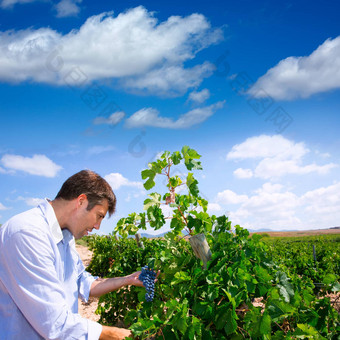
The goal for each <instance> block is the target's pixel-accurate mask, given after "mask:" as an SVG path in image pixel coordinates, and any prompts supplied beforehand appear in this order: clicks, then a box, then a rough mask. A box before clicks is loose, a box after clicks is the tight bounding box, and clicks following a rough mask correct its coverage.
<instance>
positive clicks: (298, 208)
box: [216, 182, 340, 230]
mask: <svg viewBox="0 0 340 340" xmlns="http://www.w3.org/2000/svg"><path fill="white" fill-rule="evenodd" d="M226 192H227V195H225V193H226ZM224 196H227V197H230V198H231V199H229V202H228V200H221V199H220V198H221V197H224ZM240 196H242V197H243V199H239V200H238V201H239V202H238V206H236V207H234V206H233V207H232V208H230V204H236V203H235V202H237V198H238V197H240ZM216 201H218V202H219V204H220V205H221V206H222V208H223V207H226V208H228V209H229V210H232V211H231V212H230V214H229V215H230V219H231V221H232V222H233V223H234V224H240V225H241V226H243V227H246V228H253V229H260V228H269V229H274V230H275V229H276V230H278V229H279V230H282V229H287V230H289V229H290V230H294V229H316V228H326V227H332V226H338V225H339V224H340V223H339V220H340V183H339V182H336V183H334V184H332V185H330V186H328V187H321V188H318V189H315V190H311V191H308V192H306V193H304V194H301V195H297V194H295V193H294V192H292V191H289V190H285V189H284V187H283V185H281V184H272V183H265V184H263V186H262V187H260V188H259V189H257V190H255V191H254V192H253V193H252V194H250V195H239V194H237V193H235V192H233V191H230V190H225V191H223V192H221V193H218V195H217V196H216Z"/></svg>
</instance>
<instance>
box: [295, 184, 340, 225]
mask: <svg viewBox="0 0 340 340" xmlns="http://www.w3.org/2000/svg"><path fill="white" fill-rule="evenodd" d="M301 199H302V202H303V203H304V204H306V205H307V207H306V212H307V213H308V214H312V215H318V214H324V215H325V217H326V218H327V215H328V214H331V215H332V219H334V217H335V215H336V216H338V221H339V222H338V224H340V183H335V184H332V185H330V186H328V187H322V188H318V189H315V190H311V191H308V192H306V193H305V194H304V195H303V196H302V198H301Z"/></svg>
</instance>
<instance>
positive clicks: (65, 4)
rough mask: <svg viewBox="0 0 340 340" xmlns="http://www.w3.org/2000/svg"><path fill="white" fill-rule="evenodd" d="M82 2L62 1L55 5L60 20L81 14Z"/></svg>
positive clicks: (75, 0)
mask: <svg viewBox="0 0 340 340" xmlns="http://www.w3.org/2000/svg"><path fill="white" fill-rule="evenodd" d="M81 2H82V0H61V1H60V2H58V3H57V4H56V5H55V9H56V11H57V15H56V16H57V17H58V18H64V17H70V16H75V15H77V14H78V13H79V12H80V8H79V5H78V4H80V3H81Z"/></svg>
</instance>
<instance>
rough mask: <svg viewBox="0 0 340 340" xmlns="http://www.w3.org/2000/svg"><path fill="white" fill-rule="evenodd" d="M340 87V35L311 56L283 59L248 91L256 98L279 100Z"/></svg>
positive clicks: (325, 43) (304, 96) (302, 96)
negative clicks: (267, 97) (265, 96)
mask: <svg viewBox="0 0 340 340" xmlns="http://www.w3.org/2000/svg"><path fill="white" fill-rule="evenodd" d="M339 88H340V36H339V37H337V38H335V39H333V40H332V39H327V40H326V41H325V42H324V43H323V44H322V45H320V46H319V47H318V48H317V49H316V50H315V51H314V52H313V53H312V54H310V55H309V56H306V57H289V58H286V59H284V60H281V61H280V62H279V63H278V64H277V65H276V66H275V67H273V68H271V69H270V70H269V71H267V73H266V74H265V75H263V76H262V77H260V78H259V79H258V80H257V82H256V83H255V84H254V85H253V86H252V87H251V88H250V90H249V91H248V92H249V94H250V95H252V96H255V97H263V96H264V95H269V96H271V97H272V98H274V99H278V100H286V99H287V100H291V99H296V98H308V97H310V96H311V95H313V94H316V93H321V92H326V91H330V90H335V89H339ZM261 90H264V91H265V92H264V91H261ZM265 93H266V94H265Z"/></svg>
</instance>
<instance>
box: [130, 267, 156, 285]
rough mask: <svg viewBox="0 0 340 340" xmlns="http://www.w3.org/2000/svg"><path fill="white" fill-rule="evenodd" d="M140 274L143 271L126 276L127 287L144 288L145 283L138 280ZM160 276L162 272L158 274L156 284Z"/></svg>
mask: <svg viewBox="0 0 340 340" xmlns="http://www.w3.org/2000/svg"><path fill="white" fill-rule="evenodd" d="M140 273H141V271H139V272H135V273H132V274H130V275H127V276H125V279H126V282H127V285H131V286H137V287H143V282H142V281H141V280H139V278H138V277H139V275H140ZM159 274H160V271H158V273H157V275H156V279H155V282H156V281H157V278H158V276H159Z"/></svg>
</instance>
